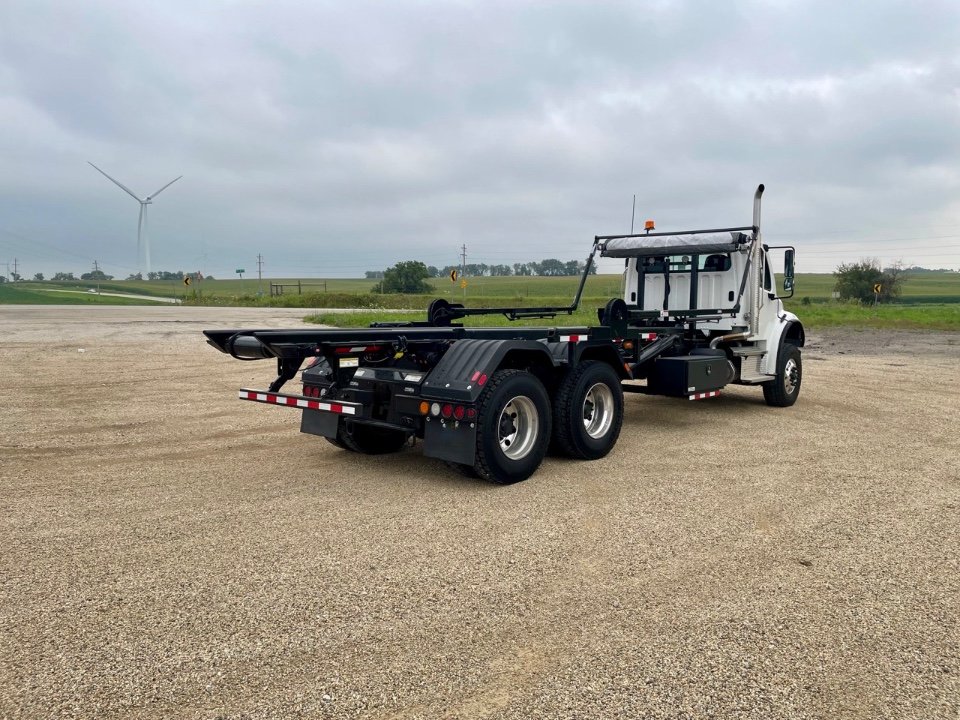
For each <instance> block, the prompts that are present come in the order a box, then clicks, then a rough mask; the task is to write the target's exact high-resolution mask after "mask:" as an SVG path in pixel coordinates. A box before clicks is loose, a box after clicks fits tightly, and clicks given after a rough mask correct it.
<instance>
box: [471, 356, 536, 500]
mask: <svg viewBox="0 0 960 720" xmlns="http://www.w3.org/2000/svg"><path fill="white" fill-rule="evenodd" d="M478 405H479V412H478V414H477V455H476V463H475V464H474V466H473V467H474V470H476V472H477V474H478V475H480V477H482V478H484V479H486V480H489V481H491V482H495V483H498V484H500V485H509V484H510V483H515V482H520V481H521V480H526V479H527V478H528V477H530V476H531V475H533V473H534V472H536V470H537V468H538V467H540V463H541V462H543V457H544V455H546V454H547V445H548V444H549V443H550V424H551V418H550V399H549V398H548V397H547V391H546V389H545V388H544V387H543V383H541V382H540V381H539V380H538V379H537V378H536V377H535V376H534V375H532V374H530V373H528V372H525V371H522V370H498V371H497V372H495V373H494V374H493V375H492V376H491V377H490V381H489V382H488V383H487V386H486V387H485V388H484V389H483V392H482V393H481V395H480V398H479V400H478Z"/></svg>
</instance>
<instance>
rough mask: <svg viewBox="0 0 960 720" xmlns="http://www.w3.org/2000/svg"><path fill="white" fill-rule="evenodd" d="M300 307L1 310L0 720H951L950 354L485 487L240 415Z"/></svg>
mask: <svg viewBox="0 0 960 720" xmlns="http://www.w3.org/2000/svg"><path fill="white" fill-rule="evenodd" d="M301 314H302V311H299V310H293V311H285V310H272V311H258V310H251V309H230V308H193V307H189V308H188V307H175V308H174V307H169V308H168V307H150V308H128V307H81V308H77V307H42V308H41V307H23V306H19V307H18V306H12V307H11V306H3V307H0V331H2V337H3V341H2V344H0V363H2V368H3V375H2V377H3V382H2V386H0V402H2V407H3V413H2V420H0V453H2V464H0V504H2V507H0V548H2V552H0V717H4V718H7V717H9V718H20V717H23V718H28V717H29V718H43V717H57V718H65V717H86V718H91V717H97V718H111V717H123V718H170V717H184V718H261V717H271V718H272V717H320V718H323V717H330V718H341V717H376V718H436V717H449V718H574V717H576V718H617V717H623V718H638V717H651V718H660V717H664V718H667V717H669V718H704V717H717V718H721V717H736V718H786V717H790V718H794V717H795V718H837V717H844V718H847V717H850V718H879V717H884V718H886V717H889V718H954V719H956V718H958V717H960V549H958V546H957V537H958V531H960V459H958V458H960V452H958V451H960V441H958V435H960V432H958V431H960V392H958V386H957V380H958V377H960V336H958V335H956V334H953V335H947V334H940V335H921V334H912V333H874V332H860V333H853V334H852V335H851V334H844V333H841V332H831V333H830V334H828V335H825V334H816V333H813V334H812V337H811V338H810V339H811V342H810V343H809V344H808V348H807V349H806V352H805V354H804V363H805V365H804V369H805V378H804V385H803V391H802V394H801V398H800V401H799V403H798V404H797V405H796V406H795V407H794V408H790V409H774V408H768V407H766V406H765V405H764V404H763V400H762V396H761V393H760V392H759V391H758V390H750V389H746V388H737V387H734V388H731V389H729V390H725V391H724V393H723V395H722V396H721V398H719V399H718V400H711V401H704V402H697V403H691V402H688V401H683V400H670V399H664V398H647V397H642V396H628V397H627V400H626V405H627V410H626V419H625V423H624V430H623V434H622V435H621V439H620V442H619V444H618V445H617V447H616V449H615V450H614V452H613V453H612V454H611V455H610V456H608V457H607V458H605V459H603V460H600V461H597V462H593V463H581V462H574V461H568V460H559V459H552V458H548V460H547V461H546V462H545V464H544V466H543V467H542V468H541V469H540V471H539V472H538V473H537V474H536V475H535V476H534V477H533V478H531V479H530V480H528V481H526V482H524V483H520V484H518V485H514V486H510V487H503V488H499V487H494V486H490V485H486V484H483V483H481V482H479V481H470V480H467V479H464V478H461V477H459V476H455V475H453V474H451V472H450V471H448V470H447V469H446V468H445V467H444V466H443V464H442V463H440V462H437V461H434V460H430V459H426V458H424V457H423V456H422V455H421V453H420V451H419V449H417V448H414V449H408V450H405V451H403V452H402V453H400V454H399V455H397V456H391V457H388V458H385V459H384V458H369V457H364V456H356V455H352V454H347V453H345V452H343V451H339V450H337V449H336V448H334V447H332V446H331V445H329V444H328V443H326V442H323V441H322V440H321V439H319V438H315V437H312V436H307V435H301V434H300V433H299V432H298V431H297V430H298V414H297V413H296V412H294V411H292V410H287V409H283V408H275V407H268V406H264V405H259V404H254V403H241V402H239V401H238V400H236V399H235V397H236V393H235V391H236V389H237V388H238V387H240V386H241V385H253V386H266V384H267V383H268V382H269V380H270V379H272V373H273V369H274V368H273V366H272V364H270V363H267V362H259V363H241V362H237V361H235V360H232V359H230V358H228V357H226V356H224V355H221V354H220V353H217V352H216V351H215V350H213V349H212V348H210V347H208V346H206V345H205V343H204V341H203V339H202V336H201V335H200V332H199V331H200V330H201V329H203V328H209V327H231V326H245V327H250V326H262V327H282V326H292V325H298V324H299V320H298V318H299V317H300V315H301ZM916 347H922V349H923V353H922V354H919V353H917V352H916V351H915V350H914V348H916ZM81 348H82V349H83V350H84V352H78V349H81Z"/></svg>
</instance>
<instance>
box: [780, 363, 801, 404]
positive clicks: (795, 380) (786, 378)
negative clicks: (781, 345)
mask: <svg viewBox="0 0 960 720" xmlns="http://www.w3.org/2000/svg"><path fill="white" fill-rule="evenodd" d="M799 384H800V368H799V366H798V365H797V363H796V361H795V360H794V359H793V358H790V359H789V360H787V364H786V365H784V366H783V389H784V390H786V392H787V395H793V393H794V392H795V391H796V389H797V385H799Z"/></svg>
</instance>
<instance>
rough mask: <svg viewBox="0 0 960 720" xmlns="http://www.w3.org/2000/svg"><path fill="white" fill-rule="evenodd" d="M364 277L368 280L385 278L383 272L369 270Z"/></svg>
mask: <svg viewBox="0 0 960 720" xmlns="http://www.w3.org/2000/svg"><path fill="white" fill-rule="evenodd" d="M363 276H364V277H365V278H366V279H367V280H380V279H381V278H383V270H367V271H366V272H365V273H364V274H363Z"/></svg>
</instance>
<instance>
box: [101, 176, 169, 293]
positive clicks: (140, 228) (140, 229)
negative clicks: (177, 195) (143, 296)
mask: <svg viewBox="0 0 960 720" xmlns="http://www.w3.org/2000/svg"><path fill="white" fill-rule="evenodd" d="M87 163H88V164H89V165H90V167H92V168H93V169H94V170H96V171H97V172H98V173H100V174H101V175H103V176H104V177H105V178H106V179H107V180H109V181H110V182H112V183H113V184H114V185H116V186H117V187H118V188H120V189H121V190H123V191H124V192H125V193H126V194H127V195H129V196H130V197H132V198H133V199H134V200H136V201H137V202H138V203H140V219H139V220H137V267H138V269H139V266H140V247H141V236H142V238H143V241H142V245H143V247H144V249H145V250H146V252H145V256H146V260H147V277H148V278H149V277H150V233H149V232H147V205H151V204H152V203H153V199H154V198H155V197H156V196H157V195H159V194H160V193H162V192H163V191H164V190H166V189H167V188H168V187H170V186H171V185H173V184H174V183H175V182H176V181H177V180H179V179H180V178H182V177H183V175H180V176H179V177H175V178H174V179H173V180H171V181H170V182H168V183H167V184H166V185H164V186H163V187H162V188H160V189H159V190H157V191H156V192H155V193H153V194H151V195H147V196H146V197H145V198H142V199H141V198H139V197H137V196H136V195H135V194H134V192H133V191H132V190H131V189H130V188H128V187H127V186H126V185H124V184H123V183H122V182H120V181H119V180H114V179H113V178H112V177H110V176H109V175H107V174H106V173H105V172H104V171H103V170H101V169H100V168H98V167H97V166H96V165H94V164H93V163H92V162H90V161H89V160H88V161H87Z"/></svg>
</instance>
